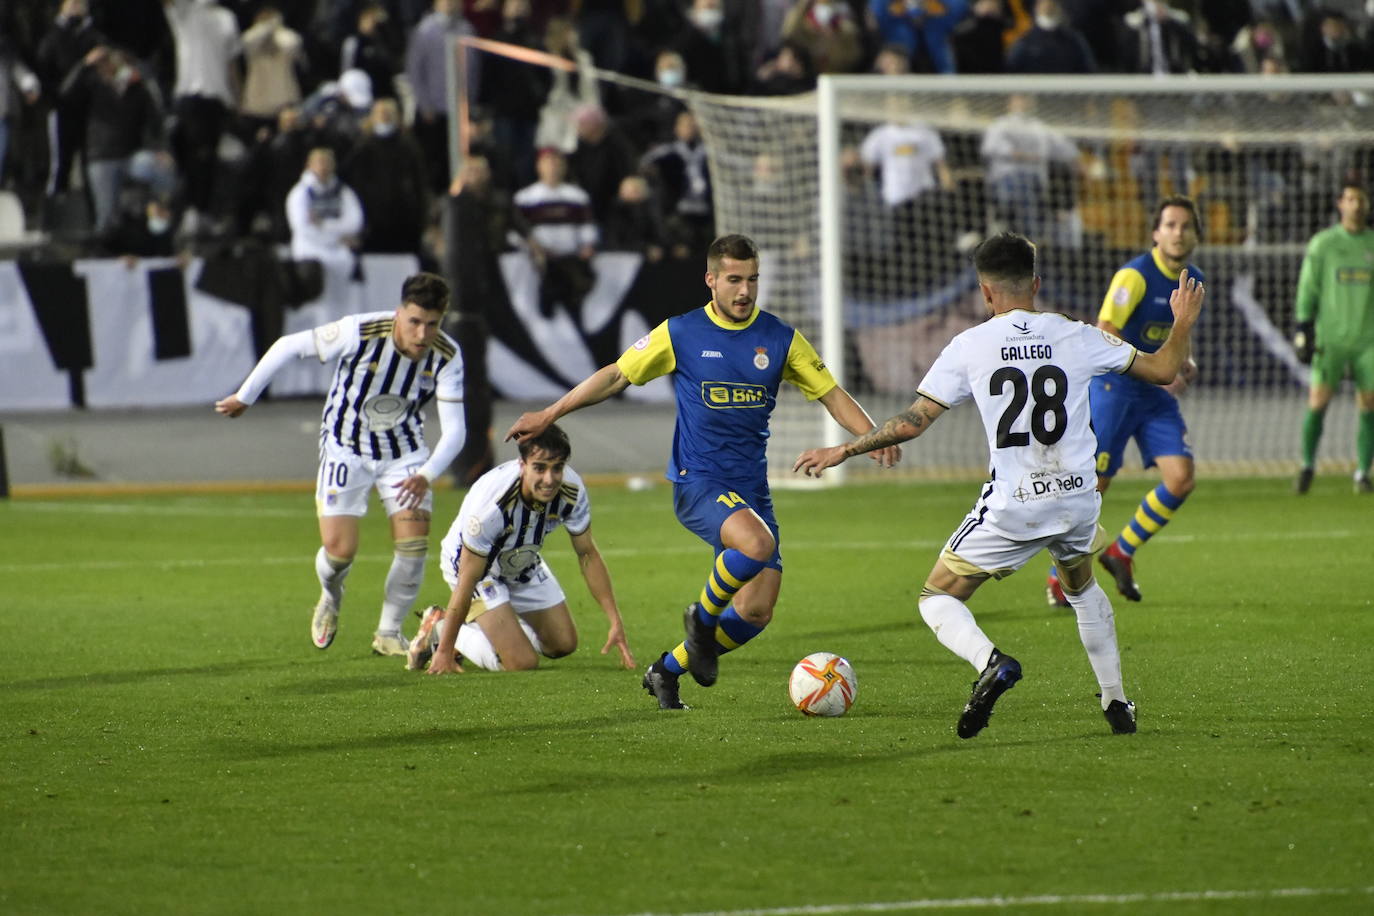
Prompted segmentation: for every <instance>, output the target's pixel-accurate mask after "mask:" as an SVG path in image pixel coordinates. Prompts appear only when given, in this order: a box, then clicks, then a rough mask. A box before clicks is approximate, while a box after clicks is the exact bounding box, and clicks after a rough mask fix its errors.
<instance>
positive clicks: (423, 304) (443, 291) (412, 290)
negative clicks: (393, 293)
mask: <svg viewBox="0 0 1374 916" xmlns="http://www.w3.org/2000/svg"><path fill="white" fill-rule="evenodd" d="M406 303H413V304H415V305H418V306H419V307H420V308H422V309H424V310H425V311H426V312H442V311H444V310H445V309H447V308H448V283H447V282H445V280H444V278H443V277H441V276H439V275H438V274H431V273H425V272H423V271H421V272H420V273H418V274H411V275H410V276H409V277H406V280H405V282H404V283H402V284H401V304H402V305H405V304H406Z"/></svg>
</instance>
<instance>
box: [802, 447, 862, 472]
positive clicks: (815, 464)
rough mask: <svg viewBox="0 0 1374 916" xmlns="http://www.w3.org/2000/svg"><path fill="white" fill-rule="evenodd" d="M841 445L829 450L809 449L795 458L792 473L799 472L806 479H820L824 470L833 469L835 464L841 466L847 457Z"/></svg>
mask: <svg viewBox="0 0 1374 916" xmlns="http://www.w3.org/2000/svg"><path fill="white" fill-rule="evenodd" d="M844 449H845V447H844V446H843V445H836V446H832V447H831V448H809V449H807V450H806V451H804V452H802V453H801V454H800V455H798V456H797V460H796V461H795V462H794V463H793V464H792V471H793V472H794V473H795V472H797V471H801V472H802V473H803V474H805V475H806V476H807V477H820V476H821V474H822V473H824V471H825V469H826V468H833V467H835V465H837V464H843V463H844V460H845V459H846V458H848V457H849V456H848V455H846V454H845V450H844Z"/></svg>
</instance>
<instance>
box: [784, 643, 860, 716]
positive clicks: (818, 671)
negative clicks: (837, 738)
mask: <svg viewBox="0 0 1374 916" xmlns="http://www.w3.org/2000/svg"><path fill="white" fill-rule="evenodd" d="M858 692H859V681H858V678H856V677H855V676H854V668H853V667H852V666H851V665H850V664H849V661H848V659H844V658H841V657H840V656H838V655H835V654H834V653H833V652H812V653H811V654H810V655H808V656H807V657H806V658H804V659H802V660H801V661H799V662H797V666H796V667H795V668H793V669H792V676H791V677H790V678H789V679H788V681H787V693H788V695H789V696H791V697H792V705H793V706H795V707H797V708H798V709H800V710H801V711H802V712H804V713H806V714H807V715H808V716H842V715H844V714H845V713H847V712H849V707H851V706H853V705H854V697H855V695H856V694H858Z"/></svg>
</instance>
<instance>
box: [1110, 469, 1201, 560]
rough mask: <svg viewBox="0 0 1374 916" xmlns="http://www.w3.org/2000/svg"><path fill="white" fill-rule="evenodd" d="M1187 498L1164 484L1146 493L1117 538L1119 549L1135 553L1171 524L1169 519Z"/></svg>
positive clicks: (1127, 554)
mask: <svg viewBox="0 0 1374 916" xmlns="http://www.w3.org/2000/svg"><path fill="white" fill-rule="evenodd" d="M1187 498H1188V497H1186V496H1175V495H1174V494H1172V493H1170V492H1169V488H1168V487H1166V486H1164V484H1160V485H1159V486H1157V487H1155V488H1154V489H1153V490H1151V491H1150V492H1149V493H1146V494H1145V498H1144V499H1142V500H1141V501H1140V506H1139V507H1138V508H1137V509H1136V510H1135V515H1134V516H1133V517H1132V518H1131V520H1130V522H1129V523H1127V525H1126V527H1125V528H1122V529H1121V534H1120V536H1118V537H1117V539H1116V546H1117V549H1118V550H1120V551H1121V552H1122V553H1124V554H1125V555H1126V556H1128V557H1129V556H1131V555H1132V554H1134V553H1135V552H1136V551H1137V550H1139V549H1140V547H1141V545H1142V544H1144V543H1145V542H1146V541H1148V540H1149V539H1150V538H1152V537H1154V536H1155V534H1157V533H1158V532H1159V529H1161V528H1163V527H1164V526H1165V525H1167V524H1169V520H1170V519H1172V518H1173V517H1174V513H1175V512H1177V511H1178V507H1179V506H1181V505H1183V501H1184V500H1185V499H1187Z"/></svg>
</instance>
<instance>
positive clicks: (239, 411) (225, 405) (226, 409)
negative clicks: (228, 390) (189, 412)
mask: <svg viewBox="0 0 1374 916" xmlns="http://www.w3.org/2000/svg"><path fill="white" fill-rule="evenodd" d="M247 409H248V405H247V404H245V403H243V402H242V401H240V400H239V399H238V396H237V395H233V394H231V395H229V397H227V398H224V399H223V400H220V401H216V402H215V413H217V414H222V415H223V416H226V417H239V416H243V412H244V411H245V410H247Z"/></svg>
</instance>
